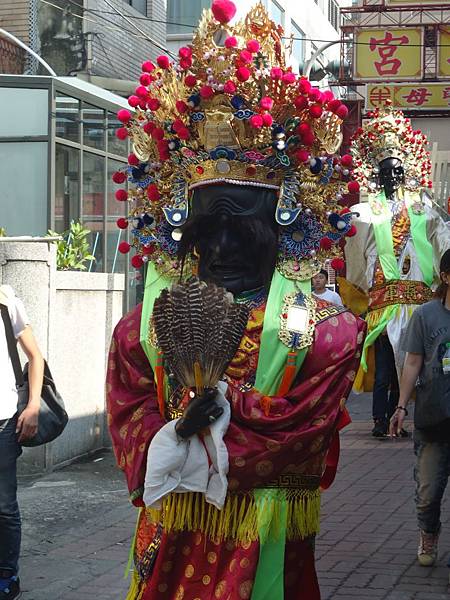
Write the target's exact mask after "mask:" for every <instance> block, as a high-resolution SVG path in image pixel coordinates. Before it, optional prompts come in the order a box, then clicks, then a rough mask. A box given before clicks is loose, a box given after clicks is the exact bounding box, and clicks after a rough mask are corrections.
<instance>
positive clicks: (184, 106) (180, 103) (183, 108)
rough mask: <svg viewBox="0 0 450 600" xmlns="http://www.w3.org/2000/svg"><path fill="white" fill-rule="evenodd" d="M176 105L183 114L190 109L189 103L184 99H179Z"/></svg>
mask: <svg viewBox="0 0 450 600" xmlns="http://www.w3.org/2000/svg"><path fill="white" fill-rule="evenodd" d="M175 106H176V107H177V111H178V112H179V113H181V114H184V113H185V112H186V111H187V110H188V108H189V107H188V105H187V104H186V102H183V100H177V101H176V102H175Z"/></svg>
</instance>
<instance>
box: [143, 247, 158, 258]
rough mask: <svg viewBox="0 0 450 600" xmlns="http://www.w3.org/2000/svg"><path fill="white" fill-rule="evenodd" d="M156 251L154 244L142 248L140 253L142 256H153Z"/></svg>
mask: <svg viewBox="0 0 450 600" xmlns="http://www.w3.org/2000/svg"><path fill="white" fill-rule="evenodd" d="M155 250H156V246H155V245H154V244H149V245H148V246H142V252H143V253H144V254H146V255H147V256H149V255H150V254H153V252H154V251H155Z"/></svg>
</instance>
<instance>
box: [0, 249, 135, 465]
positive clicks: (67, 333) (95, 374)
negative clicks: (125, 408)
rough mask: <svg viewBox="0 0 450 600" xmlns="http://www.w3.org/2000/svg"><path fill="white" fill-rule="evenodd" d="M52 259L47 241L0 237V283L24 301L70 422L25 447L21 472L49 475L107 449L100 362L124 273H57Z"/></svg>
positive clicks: (117, 311) (119, 302)
mask: <svg viewBox="0 0 450 600" xmlns="http://www.w3.org/2000/svg"><path fill="white" fill-rule="evenodd" d="M55 258H56V256H55V246H54V245H53V244H49V243H47V242H43V241H30V242H17V241H12V242H5V241H1V240H0V284H8V285H11V286H12V287H13V288H14V289H15V291H16V294H17V295H18V296H19V297H20V298H21V299H22V300H23V302H24V304H25V307H26V310H27V313H28V316H29V319H30V323H31V325H32V327H33V331H34V334H35V336H36V339H37V342H38V345H39V347H40V349H41V351H42V353H43V355H44V356H45V358H46V359H47V360H48V363H49V365H50V368H51V371H52V374H53V377H54V379H55V382H56V385H57V388H58V390H59V392H60V394H61V395H62V397H63V399H64V402H65V405H66V410H67V412H68V414H69V417H70V421H69V424H68V426H67V428H66V430H65V431H64V432H63V434H62V435H61V437H59V438H58V439H57V440H55V441H54V442H52V443H51V444H47V445H45V446H42V447H38V448H33V449H26V450H25V452H24V455H23V458H22V460H21V465H22V469H25V470H29V469H37V470H39V471H43V470H50V469H52V468H53V467H54V466H55V465H59V464H61V463H63V462H66V461H70V460H72V459H74V458H76V457H78V456H81V455H83V454H86V453H88V452H91V451H93V450H96V449H99V448H103V447H105V445H109V437H108V434H107V431H106V427H105V399H104V387H105V372H106V360H107V353H108V348H109V343H110V339H111V334H112V330H113V328H114V327H115V325H116V323H117V321H118V320H119V319H120V317H121V316H122V303H123V290H124V276H123V275H111V274H108V273H83V272H73V271H56V260H55ZM22 359H23V357H22Z"/></svg>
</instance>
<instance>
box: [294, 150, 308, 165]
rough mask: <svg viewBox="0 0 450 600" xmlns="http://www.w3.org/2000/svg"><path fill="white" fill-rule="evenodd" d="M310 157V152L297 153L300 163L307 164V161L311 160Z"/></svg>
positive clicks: (300, 151) (299, 151)
mask: <svg viewBox="0 0 450 600" xmlns="http://www.w3.org/2000/svg"><path fill="white" fill-rule="evenodd" d="M310 156H311V155H310V153H309V152H308V150H298V152H297V153H296V157H297V160H298V162H299V163H305V162H306V161H307V160H309V157H310Z"/></svg>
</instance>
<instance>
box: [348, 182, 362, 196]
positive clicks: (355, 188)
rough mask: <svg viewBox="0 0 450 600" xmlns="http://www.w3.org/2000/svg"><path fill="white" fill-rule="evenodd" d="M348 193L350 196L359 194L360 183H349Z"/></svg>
mask: <svg viewBox="0 0 450 600" xmlns="http://www.w3.org/2000/svg"><path fill="white" fill-rule="evenodd" d="M348 191H349V193H350V194H357V193H358V192H359V183H358V182H357V181H349V182H348Z"/></svg>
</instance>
